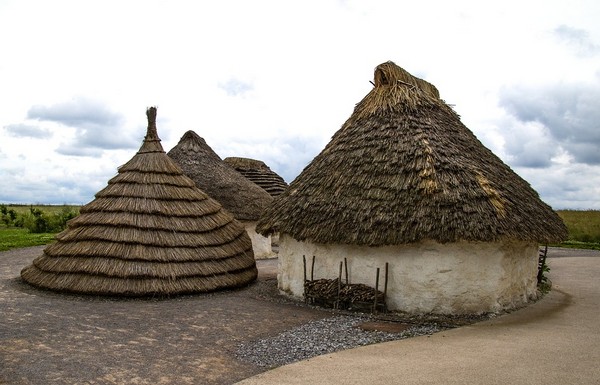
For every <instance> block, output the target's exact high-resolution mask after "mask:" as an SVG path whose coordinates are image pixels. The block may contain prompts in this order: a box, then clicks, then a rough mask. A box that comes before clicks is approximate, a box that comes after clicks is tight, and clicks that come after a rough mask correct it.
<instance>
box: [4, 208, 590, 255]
mask: <svg viewBox="0 0 600 385" xmlns="http://www.w3.org/2000/svg"><path fill="white" fill-rule="evenodd" d="M2 206H4V208H3V210H2V211H6V214H2V219H3V221H0V251H6V250H10V249H14V248H19V247H28V246H37V245H45V244H48V243H50V242H52V240H53V239H54V234H55V233H57V232H58V231H60V230H61V229H60V228H59V227H60V226H58V225H56V226H53V227H52V226H51V227H52V228H53V231H43V230H44V228H41V230H42V231H40V232H37V233H36V232H32V231H31V227H32V222H31V221H34V223H33V224H35V220H36V219H37V221H38V222H43V223H46V222H47V224H53V221H55V222H60V224H62V225H64V223H63V222H64V220H68V219H69V217H71V216H72V215H73V213H78V212H79V207H80V206H74V205H2ZM11 211H12V212H13V213H12V214H11ZM557 212H558V215H560V217H561V218H562V219H563V221H564V222H565V224H566V225H567V228H568V229H569V240H568V241H566V242H563V243H561V244H559V245H553V246H561V247H573V248H580V249H595V250H600V211H598V210H559V211H557ZM33 213H38V214H39V213H41V214H39V216H38V217H36V216H35V215H34V214H33ZM11 215H12V216H14V217H15V218H14V219H13V220H11V219H10V218H11ZM40 218H41V219H40ZM42 219H43V220H42ZM27 225H29V227H30V229H28V228H27ZM57 226H58V227H57Z"/></svg>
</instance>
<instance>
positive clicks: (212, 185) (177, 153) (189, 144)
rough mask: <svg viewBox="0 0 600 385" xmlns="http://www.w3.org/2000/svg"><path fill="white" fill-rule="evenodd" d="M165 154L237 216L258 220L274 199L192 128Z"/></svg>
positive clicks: (241, 218) (239, 218)
mask: <svg viewBox="0 0 600 385" xmlns="http://www.w3.org/2000/svg"><path fill="white" fill-rule="evenodd" d="M167 155H169V156H170V157H171V159H173V160H174V161H175V163H177V164H178V165H179V166H180V167H181V169H182V170H183V172H184V173H185V175H187V176H188V177H189V178H190V179H192V180H193V181H194V182H196V185H197V186H198V187H199V188H200V189H202V191H204V192H206V193H207V194H208V195H209V196H210V197H211V198H213V199H216V200H217V201H218V202H219V203H221V205H223V207H224V208H225V209H226V210H228V211H229V212H231V213H232V214H233V215H234V216H235V218H236V219H238V220H242V221H256V220H258V218H259V217H260V215H261V214H262V212H263V211H264V210H265V209H266V208H267V206H269V205H270V204H271V203H272V201H273V197H271V196H270V195H269V194H268V193H267V192H266V191H264V190H263V189H261V188H260V187H258V186H257V185H256V184H254V183H252V182H250V181H249V180H248V179H246V178H244V177H243V176H242V175H240V173H238V172H237V171H235V170H234V169H233V168H231V167H230V166H229V165H227V164H226V163H225V162H223V160H222V159H221V158H220V157H219V155H217V153H215V152H214V151H213V149H212V148H210V146H209V145H208V144H206V141H205V140H204V139H203V138H201V137H200V136H199V135H198V134H196V133H195V132H194V131H188V132H186V133H185V134H184V135H183V136H182V137H181V139H180V140H179V143H178V144H177V145H176V146H175V147H173V148H172V149H171V151H169V152H168V153H167Z"/></svg>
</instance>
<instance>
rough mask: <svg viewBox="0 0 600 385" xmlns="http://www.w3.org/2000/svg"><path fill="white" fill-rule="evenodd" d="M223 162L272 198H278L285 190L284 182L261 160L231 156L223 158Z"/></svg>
mask: <svg viewBox="0 0 600 385" xmlns="http://www.w3.org/2000/svg"><path fill="white" fill-rule="evenodd" d="M224 161H225V163H227V164H228V165H230V166H231V167H233V168H234V169H235V170H236V171H237V172H239V173H240V174H242V175H243V176H244V177H246V178H247V179H249V180H250V181H251V182H254V183H256V184H257V185H258V186H260V187H261V188H262V189H263V190H265V191H266V192H268V193H269V195H271V196H272V197H276V196H278V195H279V194H281V193H282V192H284V191H285V189H286V188H287V183H285V180H283V178H282V177H280V176H279V175H277V173H275V172H274V171H272V170H271V169H270V168H269V166H267V165H266V164H265V162H263V161H261V160H256V159H250V158H239V157H233V156H232V157H229V158H225V159H224Z"/></svg>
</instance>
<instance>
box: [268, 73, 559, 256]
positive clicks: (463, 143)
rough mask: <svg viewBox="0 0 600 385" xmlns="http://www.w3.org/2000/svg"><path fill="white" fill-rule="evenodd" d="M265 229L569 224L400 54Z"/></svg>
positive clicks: (329, 231) (507, 230)
mask: <svg viewBox="0 0 600 385" xmlns="http://www.w3.org/2000/svg"><path fill="white" fill-rule="evenodd" d="M374 84H375V87H374V88H373V89H372V90H371V91H370V92H369V93H368V94H367V95H366V96H365V98H364V99H363V100H362V101H361V102H360V103H358V104H357V105H356V108H355V109H354V112H353V114H352V115H351V116H350V118H349V119H348V120H347V121H346V122H345V123H344V125H343V126H342V127H341V129H340V130H339V131H337V132H336V133H335V134H334V136H333V137H332V139H331V141H330V142H329V144H327V146H326V147H325V149H324V150H323V151H322V152H321V153H320V154H319V155H317V157H315V159H314V160H313V161H312V162H311V163H310V164H309V165H308V166H307V167H306V168H305V169H304V170H303V171H302V173H301V174H300V175H299V176H298V177H297V178H296V179H295V180H294V181H293V182H292V183H291V184H290V186H289V187H288V189H287V190H286V191H285V192H284V193H283V194H282V195H280V196H279V197H277V198H276V199H275V202H274V204H273V205H272V206H271V208H270V209H269V210H268V211H267V212H266V213H265V215H264V216H263V218H262V219H261V220H260V221H259V223H258V226H257V231H259V232H261V233H263V234H269V233H272V232H280V233H287V234H289V235H291V236H292V237H294V238H295V239H297V240H308V241H312V242H315V243H325V244H328V243H337V244H358V245H370V246H381V245H397V244H406V243H412V242H418V241H421V240H426V239H429V240H435V241H438V242H443V243H445V242H455V241H459V240H465V241H485V242H488V241H496V240H503V239H514V240H526V241H539V242H553V241H559V240H562V239H564V238H565V237H566V235H567V232H566V228H565V226H564V224H563V222H562V221H561V219H560V218H559V217H558V215H557V214H556V213H555V212H554V211H552V209H551V208H550V207H549V206H548V205H546V204H545V203H544V202H542V201H541V200H540V198H539V196H538V194H537V193H536V192H535V191H534V190H533V189H532V188H531V186H530V185H529V184H528V183H527V182H526V181H525V180H523V179H522V178H521V177H519V176H518V175H517V174H516V173H515V172H513V171H512V170H511V169H510V168H509V167H508V166H507V165H505V164H504V163H503V162H502V161H501V160H500V159H499V158H498V157H497V156H495V155H494V154H493V153H492V152H491V151H490V150H488V149H487V148H485V147H484V146H483V144H482V143H481V142H480V141H479V140H477V138H476V137H475V136H474V135H473V133H472V132H471V131H469V129H468V128H467V127H465V126H464V125H463V124H462V123H461V121H460V118H459V116H458V115H457V114H456V113H455V112H454V111H453V110H452V108H451V107H449V106H448V105H446V104H445V103H444V102H443V101H442V100H441V99H440V98H439V94H438V92H437V89H436V88H435V87H434V86H433V85H431V84H429V83H427V82H425V81H423V80H421V79H417V78H415V77H413V76H412V75H410V74H409V73H408V72H406V71H404V70H403V69H402V68H400V67H398V66H397V65H395V64H394V63H392V62H387V63H384V64H381V65H379V66H378V67H377V68H376V69H375V83H374Z"/></svg>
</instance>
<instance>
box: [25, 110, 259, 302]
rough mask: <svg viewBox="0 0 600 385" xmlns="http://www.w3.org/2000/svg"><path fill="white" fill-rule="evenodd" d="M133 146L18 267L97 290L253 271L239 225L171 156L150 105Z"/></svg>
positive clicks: (43, 280) (184, 284) (30, 278)
mask: <svg viewBox="0 0 600 385" xmlns="http://www.w3.org/2000/svg"><path fill="white" fill-rule="evenodd" d="M147 115H148V133H147V135H146V137H145V139H144V142H143V144H142V146H141V148H140V150H139V151H138V153H137V154H136V155H135V156H134V157H133V158H132V159H131V160H130V161H129V162H127V163H126V164H124V165H123V166H121V167H120V168H119V170H118V174H117V175H116V176H115V177H114V178H112V179H111V180H110V181H109V182H108V186H107V187H105V188H104V189H103V190H101V191H99V192H98V193H97V194H96V197H95V199H94V200H93V201H92V202H90V203H88V204H87V205H85V206H83V207H82V208H81V210H80V212H81V214H80V215H79V216H78V217H76V218H74V219H73V220H71V221H70V222H69V223H68V227H67V229H66V230H65V231H63V232H62V233H60V234H58V235H57V237H56V243H54V244H51V245H49V246H47V247H46V248H45V249H44V252H43V255H42V256H40V257H38V258H36V259H35V260H34V261H33V264H32V265H30V266H28V267H26V268H25V269H23V271H22V272H21V276H22V277H23V279H24V280H25V281H27V282H29V283H30V284H32V285H34V286H38V287H41V288H47V289H51V290H57V291H65V292H77V293H87V294H101V295H126V296H146V295H172V294H181V293H196V292H206V291H212V290H217V289H223V288H231V287H238V286H243V285H246V284H248V283H249V282H252V281H253V280H255V279H256V276H257V269H256V264H255V261H254V254H253V251H252V243H251V241H250V238H249V237H248V234H247V233H246V231H245V230H244V227H243V225H242V224H241V223H240V222H238V221H237V220H235V219H234V217H233V215H232V214H230V213H228V212H227V211H226V210H224V209H223V208H222V207H221V205H220V204H219V203H218V202H216V201H215V200H213V199H211V198H210V197H208V196H207V195H206V194H205V193H204V192H202V191H201V190H199V189H198V188H197V187H196V185H195V184H194V182H193V181H192V180H190V179H189V178H188V177H186V176H185V175H183V173H182V171H181V169H180V168H179V167H178V166H177V165H176V164H175V163H174V162H173V161H172V160H171V158H169V157H168V156H167V155H166V154H165V152H164V150H163V148H162V146H161V144H160V139H159V137H158V134H157V131H156V108H154V107H152V108H149V109H148V111H147Z"/></svg>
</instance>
